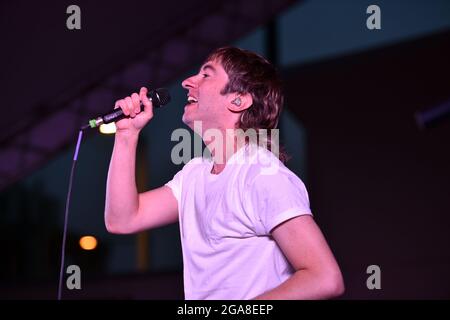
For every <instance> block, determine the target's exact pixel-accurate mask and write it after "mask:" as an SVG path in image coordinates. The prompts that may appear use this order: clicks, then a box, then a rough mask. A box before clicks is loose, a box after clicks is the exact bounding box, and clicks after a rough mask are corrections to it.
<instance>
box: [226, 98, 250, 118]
mask: <svg viewBox="0 0 450 320" xmlns="http://www.w3.org/2000/svg"><path fill="white" fill-rule="evenodd" d="M252 104H253V98H252V95H251V94H250V93H240V94H230V103H229V104H228V110H230V111H231V112H235V113H239V112H242V111H244V110H245V109H248V108H250V107H251V106H252Z"/></svg>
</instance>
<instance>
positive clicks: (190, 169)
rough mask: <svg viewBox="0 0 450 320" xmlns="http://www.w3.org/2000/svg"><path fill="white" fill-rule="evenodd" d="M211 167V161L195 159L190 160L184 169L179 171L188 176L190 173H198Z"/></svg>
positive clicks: (201, 158) (200, 158)
mask: <svg viewBox="0 0 450 320" xmlns="http://www.w3.org/2000/svg"><path fill="white" fill-rule="evenodd" d="M210 165H211V160H210V159H208V158H203V157H195V158H192V159H191V160H189V161H188V162H187V163H186V164H185V165H184V166H183V168H182V169H181V170H180V171H179V172H180V173H182V174H183V175H187V174H190V173H198V172H199V171H201V170H204V168H205V167H207V166H210Z"/></svg>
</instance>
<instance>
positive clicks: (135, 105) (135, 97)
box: [131, 93, 141, 114]
mask: <svg viewBox="0 0 450 320" xmlns="http://www.w3.org/2000/svg"><path fill="white" fill-rule="evenodd" d="M131 100H132V101H133V110H134V113H136V114H139V113H140V112H141V100H140V99H139V95H138V94H137V93H133V94H132V95H131Z"/></svg>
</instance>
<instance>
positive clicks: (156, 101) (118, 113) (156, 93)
mask: <svg viewBox="0 0 450 320" xmlns="http://www.w3.org/2000/svg"><path fill="white" fill-rule="evenodd" d="M147 96H148V99H149V100H150V101H151V102H152V103H153V106H154V107H155V108H159V107H162V106H164V105H166V104H168V103H169V101H170V94H169V91H168V90H167V89H166V88H158V89H155V90H151V91H150V92H148V94H147ZM143 109H144V105H143V104H142V102H141V111H142V110H143ZM123 118H128V117H127V116H126V115H125V114H124V113H123V111H122V109H121V108H117V109H115V110H114V111H112V112H110V113H107V114H105V115H103V116H100V117H97V118H94V119H91V120H89V123H88V124H86V125H84V126H81V130H85V129H87V128H97V127H99V126H100V125H102V124H106V123H110V122H115V121H119V120H120V119H123Z"/></svg>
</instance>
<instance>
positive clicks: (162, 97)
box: [149, 88, 170, 108]
mask: <svg viewBox="0 0 450 320" xmlns="http://www.w3.org/2000/svg"><path fill="white" fill-rule="evenodd" d="M149 95H150V97H151V98H152V102H153V106H154V107H157V108H158V107H161V106H164V105H166V104H168V103H169V102H170V94H169V90H167V89H166V88H158V89H155V90H152V91H151V92H150V94H149Z"/></svg>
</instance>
